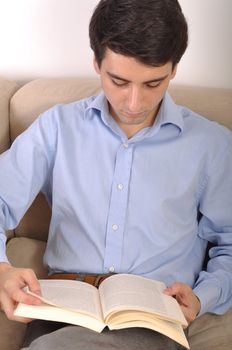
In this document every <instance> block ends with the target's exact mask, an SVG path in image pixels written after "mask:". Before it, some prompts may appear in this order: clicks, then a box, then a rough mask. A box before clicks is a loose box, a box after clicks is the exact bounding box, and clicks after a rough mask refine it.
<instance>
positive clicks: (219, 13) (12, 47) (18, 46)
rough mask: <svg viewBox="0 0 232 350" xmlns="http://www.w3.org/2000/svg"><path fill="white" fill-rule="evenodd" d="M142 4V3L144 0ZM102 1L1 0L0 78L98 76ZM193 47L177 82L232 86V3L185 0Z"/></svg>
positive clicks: (185, 59) (181, 65)
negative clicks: (95, 55)
mask: <svg viewBox="0 0 232 350" xmlns="http://www.w3.org/2000/svg"><path fill="white" fill-rule="evenodd" d="M141 1H142V0H141ZM97 3H98V0H0V76H3V77H5V78H9V79H13V80H16V81H18V82H25V81H28V80H30V79H34V78H37V77H93V76H95V73H94V70H93V68H92V52H91V50H90V48H89V41H88V23H89V18H90V16H91V13H92V11H93V9H94V7H95V6H96V4H97ZM180 4H181V6H182V9H183V11H184V13H185V15H186V17H187V20H188V23H189V32H190V43H189V48H188V51H187V52H186V54H185V55H184V57H183V59H182V61H181V64H180V65H179V70H178V74H177V77H176V78H175V80H174V82H175V83H178V84H185V85H195V86H197V85H199V86H212V87H226V88H232V69H231V65H232V25H231V22H232V0H180Z"/></svg>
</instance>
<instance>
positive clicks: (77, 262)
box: [0, 0, 232, 350]
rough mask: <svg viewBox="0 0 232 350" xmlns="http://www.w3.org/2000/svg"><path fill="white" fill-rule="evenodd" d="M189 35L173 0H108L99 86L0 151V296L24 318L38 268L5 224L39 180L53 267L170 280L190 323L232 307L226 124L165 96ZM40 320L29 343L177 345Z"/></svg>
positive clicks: (103, 6) (231, 189)
mask: <svg viewBox="0 0 232 350" xmlns="http://www.w3.org/2000/svg"><path fill="white" fill-rule="evenodd" d="M187 37H188V35H187V24H186V21H185V18H184V16H183V13H182V11H181V8H180V6H179V4H178V1H176V0H143V1H140V0H121V1H120V0H118V1H117V0H105V1H104V0H102V1H100V2H99V4H98V6H97V8H96V9H95V11H94V14H93V16H92V19H91V22H90V43H91V47H92V49H93V51H94V67H95V69H96V72H97V73H98V74H99V75H100V78H101V82H102V88H103V91H104V92H103V93H101V94H100V95H99V96H97V97H91V98H88V99H86V100H83V101H80V102H75V103H71V104H68V105H62V106H56V107H54V108H52V109H50V110H49V111H47V112H45V113H44V114H43V115H42V116H41V117H40V118H38V119H37V120H36V121H35V123H33V124H32V126H30V128H29V129H28V130H27V131H25V132H24V133H23V134H22V135H20V136H19V137H18V138H17V140H16V141H15V143H14V144H13V145H12V147H11V149H10V150H9V151H8V152H6V153H4V154H3V155H2V157H1V160H0V168H1V174H0V208H1V212H0V227H1V232H2V235H1V246H2V249H1V261H2V263H1V264H0V271H1V274H0V302H1V305H2V309H3V310H4V311H5V313H6V315H7V316H8V317H9V318H10V319H16V320H20V321H24V322H25V321H26V322H27V321H29V320H22V319H17V318H15V317H14V316H13V310H14V307H15V304H16V303H17V302H24V303H28V304H37V303H38V300H37V299H36V298H34V297H32V296H31V295H27V294H25V293H24V291H23V290H22V288H23V287H24V286H25V285H28V287H29V289H30V290H31V291H33V292H36V293H40V287H39V283H38V281H37V279H36V276H35V274H34V273H33V271H30V270H25V269H17V268H15V267H12V266H11V265H10V264H9V263H8V261H7V258H6V256H5V253H4V236H3V233H4V230H5V229H7V228H12V227H15V226H16V225H17V223H18V222H19V220H20V219H21V217H22V216H23V214H24V213H25V211H26V209H27V208H28V207H29V205H30V204H31V202H32V201H33V199H34V198H35V196H36V195H37V193H38V192H39V191H40V190H41V191H42V192H43V193H44V194H45V196H46V197H47V199H48V202H49V203H50V205H51V206H52V219H51V225H50V231H49V238H48V244H47V250H46V253H45V257H44V261H45V264H46V266H47V267H48V269H49V272H50V274H51V275H52V274H55V275H56V276H58V274H57V273H59V272H65V273H66V272H67V273H70V272H72V273H79V272H81V273H84V274H108V273H122V272H124V273H132V274H138V275H143V276H146V277H148V278H154V279H158V280H162V281H164V282H165V283H166V284H167V285H168V286H169V288H167V290H166V291H165V292H166V293H167V294H169V295H171V296H174V297H175V298H176V299H177V301H178V302H179V304H180V306H181V308H182V310H183V312H184V314H185V317H186V319H187V320H188V322H189V324H190V323H191V322H193V320H194V319H195V318H196V317H197V316H200V315H203V314H204V313H207V312H208V313H216V314H223V313H224V312H226V311H227V310H228V309H229V308H230V307H231V305H232V300H231V291H232V250H231V244H232V215H231V209H232V181H231V175H230V174H231V171H232V137H231V133H230V132H229V131H228V130H226V129H225V128H223V127H221V126H219V125H215V124H214V123H212V122H210V121H208V120H206V119H204V118H203V117H200V116H198V115H196V114H195V113H193V112H191V111H190V110H188V109H186V108H184V107H180V106H176V105H175V104H174V102H173V101H172V99H171V98H170V96H169V95H168V93H166V90H167V88H168V85H169V82H170V80H171V79H173V78H174V76H175V74H176V71H177V65H178V63H179V61H180V59H181V57H182V55H183V54H184V52H185V49H186V47H187ZM25 159H26V164H27V165H26V168H25V161H24V160H25ZM9 183H10V184H11V186H10V187H9V186H8V184H9ZM208 242H210V243H212V244H213V247H212V248H211V249H210V251H209V257H210V260H209V262H208V265H207V269H205V270H204V267H203V263H204V259H205V254H206V248H207V245H208ZM208 317H209V319H210V316H208ZM39 324H40V328H38V321H33V322H31V323H30V325H29V327H28V338H27V340H26V342H25V346H28V347H27V348H28V349H53V348H57V349H74V348H75V349H85V348H86V349H87V348H88V349H90V350H91V349H95V350H96V349H100V348H102V347H103V346H105V347H106V348H107V349H114V348H116V349H117V348H118V349H177V348H178V346H177V345H176V344H175V343H174V342H173V341H171V340H169V339H168V338H166V337H163V336H161V335H159V334H156V333H155V332H152V331H148V330H142V329H128V330H123V331H117V332H109V331H107V330H106V331H105V332H103V334H101V335H98V334H95V333H94V332H91V331H89V330H87V329H84V328H79V327H72V326H66V327H62V326H63V325H61V324H59V325H57V324H54V323H46V322H39ZM52 331H53V332H52ZM47 333H48V334H47ZM42 334H47V335H42ZM34 338H37V339H35V340H34V341H33V342H31V340H32V339H34ZM28 339H29V340H28ZM30 342H31V345H30ZM115 342H116V343H115Z"/></svg>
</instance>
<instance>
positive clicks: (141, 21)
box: [89, 0, 188, 67]
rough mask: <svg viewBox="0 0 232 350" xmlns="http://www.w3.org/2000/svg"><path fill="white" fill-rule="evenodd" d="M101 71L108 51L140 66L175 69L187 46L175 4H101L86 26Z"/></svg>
mask: <svg viewBox="0 0 232 350" xmlns="http://www.w3.org/2000/svg"><path fill="white" fill-rule="evenodd" d="M89 36H90V46H91V48H92V49H93V51H94V54H95V57H96V60H97V63H98V65H99V67H100V65H101V62H102V59H103V58H104V55H105V51H106V49H107V48H109V49H110V50H112V51H114V52H115V53H119V54H122V55H125V56H130V57H134V58H135V59H137V60H138V61H140V62H142V63H143V64H146V65H150V66H162V65H164V64H166V63H167V62H172V63H173V66H175V65H176V64H177V63H178V62H179V61H180V59H181V57H182V55H183V54H184V52H185V50H186V48H187V44H188V26H187V23H186V20H185V17H184V15H183V13H182V10H181V7H180V5H179V3H178V1H177V0H101V1H100V2H99V3H98V5H97V7H96V8H95V10H94V12H93V15H92V18H91V20H90V25H89Z"/></svg>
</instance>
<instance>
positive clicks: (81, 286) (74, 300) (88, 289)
mask: <svg viewBox="0 0 232 350" xmlns="http://www.w3.org/2000/svg"><path fill="white" fill-rule="evenodd" d="M39 283H40V286H41V291H42V297H39V296H38V295H36V294H34V293H31V292H30V291H28V292H29V293H30V294H33V295H35V296H36V297H38V298H39V299H41V300H42V301H43V302H44V303H46V304H49V305H53V306H58V307H60V308H63V309H66V310H71V311H75V312H80V313H83V314H87V315H90V316H93V317H95V318H98V319H100V320H102V319H103V317H102V311H101V304H100V299H99V293H98V290H97V288H95V287H93V286H91V285H90V284H88V283H84V282H80V281H71V280H40V281H39Z"/></svg>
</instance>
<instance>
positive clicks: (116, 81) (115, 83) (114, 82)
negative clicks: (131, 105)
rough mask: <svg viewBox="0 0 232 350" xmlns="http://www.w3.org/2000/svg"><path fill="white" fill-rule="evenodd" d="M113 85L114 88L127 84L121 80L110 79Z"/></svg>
mask: <svg viewBox="0 0 232 350" xmlns="http://www.w3.org/2000/svg"><path fill="white" fill-rule="evenodd" d="M111 80H112V82H113V84H114V85H116V86H125V85H126V84H127V83H126V82H125V81H123V80H118V79H111Z"/></svg>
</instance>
